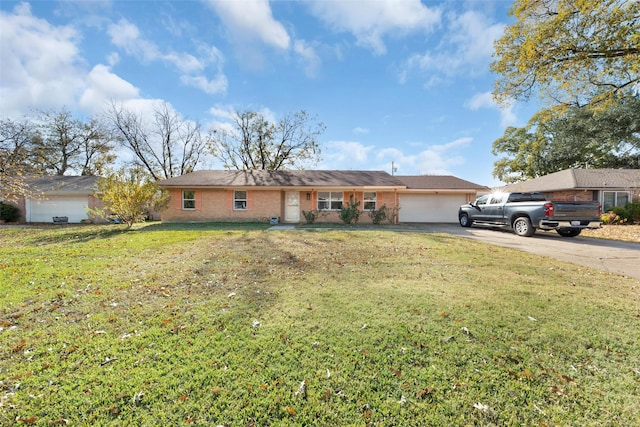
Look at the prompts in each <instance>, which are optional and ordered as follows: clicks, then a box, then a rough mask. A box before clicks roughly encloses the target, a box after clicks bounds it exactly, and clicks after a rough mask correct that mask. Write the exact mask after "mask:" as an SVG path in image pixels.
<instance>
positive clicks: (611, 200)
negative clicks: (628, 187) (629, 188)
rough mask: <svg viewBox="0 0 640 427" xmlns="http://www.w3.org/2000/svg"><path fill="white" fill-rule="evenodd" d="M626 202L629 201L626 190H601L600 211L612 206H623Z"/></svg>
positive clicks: (605, 210) (607, 209)
mask: <svg viewBox="0 0 640 427" xmlns="http://www.w3.org/2000/svg"><path fill="white" fill-rule="evenodd" d="M627 202H629V193H628V192H626V191H603V192H602V212H607V211H609V210H610V209H611V208H612V207H614V206H624V205H626V204H627Z"/></svg>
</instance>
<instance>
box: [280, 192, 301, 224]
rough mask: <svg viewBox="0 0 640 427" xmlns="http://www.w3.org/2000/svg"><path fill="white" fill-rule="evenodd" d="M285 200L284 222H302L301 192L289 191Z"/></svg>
mask: <svg viewBox="0 0 640 427" xmlns="http://www.w3.org/2000/svg"><path fill="white" fill-rule="evenodd" d="M284 198H285V201H284V222H300V192H298V191H287V192H286V193H285V195H284Z"/></svg>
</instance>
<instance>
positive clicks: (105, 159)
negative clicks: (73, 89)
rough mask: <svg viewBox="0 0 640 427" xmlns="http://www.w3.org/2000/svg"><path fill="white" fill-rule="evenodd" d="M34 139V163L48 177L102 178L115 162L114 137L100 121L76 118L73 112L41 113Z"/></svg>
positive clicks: (31, 150)
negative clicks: (72, 175)
mask: <svg viewBox="0 0 640 427" xmlns="http://www.w3.org/2000/svg"><path fill="white" fill-rule="evenodd" d="M38 123H39V124H38V126H37V132H36V133H35V134H34V135H33V137H32V139H31V146H30V162H31V164H32V165H33V166H34V167H35V169H36V170H38V171H40V172H41V173H44V174H54V175H64V174H66V173H68V172H74V173H81V174H82V175H98V174H100V173H101V172H103V171H104V168H105V167H106V166H107V165H108V164H109V163H111V162H113V161H114V160H115V155H114V154H113V148H114V147H113V138H112V137H111V135H110V134H109V132H107V130H106V128H105V127H104V126H103V125H102V124H101V123H100V122H99V121H98V120H96V119H90V120H89V121H88V122H83V121H82V120H78V119H75V118H74V117H73V116H72V114H71V112H70V111H68V110H66V109H62V110H59V111H48V112H40V117H39V119H38Z"/></svg>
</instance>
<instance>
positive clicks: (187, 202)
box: [182, 190, 196, 210]
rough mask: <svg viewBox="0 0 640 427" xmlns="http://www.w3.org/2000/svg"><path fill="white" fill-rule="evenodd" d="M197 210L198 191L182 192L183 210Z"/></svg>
mask: <svg viewBox="0 0 640 427" xmlns="http://www.w3.org/2000/svg"><path fill="white" fill-rule="evenodd" d="M195 208H196V190H182V209H189V210H191V209H195Z"/></svg>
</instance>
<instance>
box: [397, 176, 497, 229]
mask: <svg viewBox="0 0 640 427" xmlns="http://www.w3.org/2000/svg"><path fill="white" fill-rule="evenodd" d="M396 178H398V179H399V180H400V181H401V182H402V183H403V184H405V185H406V186H407V188H406V189H404V190H400V191H398V201H399V206H400V210H399V211H398V221H399V222H445V223H446V222H451V223H457V222H458V208H459V207H460V205H463V204H465V203H468V202H469V201H471V200H475V199H476V197H477V196H478V195H479V194H484V193H487V192H489V191H490V189H489V188H488V187H485V186H482V185H478V184H474V183H473V182H469V181H465V180H463V179H460V178H456V177H455V176H450V175H423V176H397V177H396Z"/></svg>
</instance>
